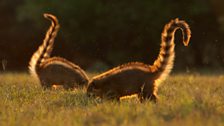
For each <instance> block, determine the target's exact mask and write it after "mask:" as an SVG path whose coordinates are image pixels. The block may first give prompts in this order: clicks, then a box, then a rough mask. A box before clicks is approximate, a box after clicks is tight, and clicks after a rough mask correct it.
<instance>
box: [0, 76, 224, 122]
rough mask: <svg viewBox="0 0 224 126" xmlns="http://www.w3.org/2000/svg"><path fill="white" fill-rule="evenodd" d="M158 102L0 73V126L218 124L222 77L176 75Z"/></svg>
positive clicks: (223, 107) (222, 118)
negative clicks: (50, 86) (93, 95)
mask: <svg viewBox="0 0 224 126" xmlns="http://www.w3.org/2000/svg"><path fill="white" fill-rule="evenodd" d="M159 96H160V100H159V103H157V104H154V103H151V102H149V101H147V102H145V103H139V101H138V99H137V98H136V97H134V98H128V99H123V100H122V101H121V102H120V103H117V102H115V101H100V100H96V99H90V98H88V97H87V96H86V95H85V90H81V89H80V90H75V91H65V90H42V88H41V87H40V85H39V84H38V83H37V82H36V81H35V80H33V79H32V78H31V77H30V76H29V75H28V74H26V73H4V74H3V73H2V74H0V126H42V125H43V126H62V125H64V126H93V125H97V126H100V125H102V126H111V125H113V126H135V125H139V126H162V125H165V126H179V125H181V126H184V125H185V126H190V125H195V126H223V125H224V75H222V74H215V75H213V76H212V75H209V74H205V75H200V74H176V75H172V76H170V77H168V79H167V80H166V81H165V82H163V84H162V85H161V87H160V88H159Z"/></svg>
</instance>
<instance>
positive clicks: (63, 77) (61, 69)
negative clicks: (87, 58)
mask: <svg viewBox="0 0 224 126" xmlns="http://www.w3.org/2000/svg"><path fill="white" fill-rule="evenodd" d="M44 17H45V18H46V19H48V20H50V21H51V26H50V27H49V29H48V31H47V33H46V35H45V39H44V40H43V43H42V45H40V46H39V48H38V50H37V51H36V52H35V53H34V54H33V56H32V57H31V60H30V62H29V71H30V73H31V75H32V76H34V77H35V78H37V79H38V80H39V81H40V83H41V85H42V86H43V87H44V88H51V87H52V85H62V86H63V87H64V88H66V89H71V88H74V87H79V86H85V85H87V84H88V80H89V79H88V76H87V75H86V73H85V71H84V70H82V69H81V68H80V67H79V66H78V65H75V64H73V63H72V62H70V61H68V60H66V59H64V58H61V57H50V55H51V52H52V50H53V45H54V40H55V37H56V36H57V33H58V30H59V27H60V26H59V23H58V20H57V18H56V17H55V16H54V15H51V14H47V13H45V14H44Z"/></svg>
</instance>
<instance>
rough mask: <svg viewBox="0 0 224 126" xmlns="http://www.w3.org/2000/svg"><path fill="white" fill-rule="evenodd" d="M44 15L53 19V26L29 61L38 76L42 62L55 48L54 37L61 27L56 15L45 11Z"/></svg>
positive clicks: (33, 73)
mask: <svg viewBox="0 0 224 126" xmlns="http://www.w3.org/2000/svg"><path fill="white" fill-rule="evenodd" d="M44 17H45V18H46V19H48V20H50V21H51V26H50V27H49V29H48V31H47V32H46V35H45V38H44V40H43V43H42V45H40V46H39V48H38V50H37V51H36V52H35V53H34V54H33V55H32V57H31V60H30V62H29V71H30V73H31V74H32V75H33V76H37V75H36V71H37V69H38V67H39V66H40V64H41V63H42V62H43V61H45V60H46V59H47V58H49V57H50V55H51V52H52V50H53V44H54V39H55V37H56V36H57V33H58V30H59V27H60V26H59V23H58V20H57V18H56V17H55V16H54V15H51V14H47V13H45V14H44Z"/></svg>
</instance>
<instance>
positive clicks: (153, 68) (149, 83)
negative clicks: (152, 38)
mask: <svg viewBox="0 0 224 126" xmlns="http://www.w3.org/2000/svg"><path fill="white" fill-rule="evenodd" d="M177 29H181V31H182V35H183V43H184V45H185V46H187V45H188V43H189V41H190V37H191V31H190V28H189V26H188V24H187V23H186V22H185V21H183V20H179V19H175V20H171V21H170V22H169V23H168V24H166V25H165V27H164V30H163V32H162V34H161V48H160V52H159V55H158V57H157V59H156V60H155V61H154V64H153V65H147V64H143V63H139V62H131V63H127V64H124V65H121V66H118V67H115V68H113V69H111V70H109V71H107V72H104V73H102V74H100V75H97V76H95V77H93V78H92V80H91V81H90V82H89V84H88V88H87V94H88V95H89V96H96V97H101V98H107V99H116V100H119V99H120V97H123V96H128V95H133V94H138V96H139V98H140V100H141V101H142V100H145V99H150V100H152V101H156V100H157V97H158V96H157V89H158V86H159V84H160V83H161V82H162V81H163V80H165V79H166V77H167V76H168V75H169V73H170V72H171V70H172V68H173V62H174V58H175V52H174V47H175V43H174V35H175V31H176V30H177Z"/></svg>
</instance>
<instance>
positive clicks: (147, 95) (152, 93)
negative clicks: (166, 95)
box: [140, 82, 158, 103]
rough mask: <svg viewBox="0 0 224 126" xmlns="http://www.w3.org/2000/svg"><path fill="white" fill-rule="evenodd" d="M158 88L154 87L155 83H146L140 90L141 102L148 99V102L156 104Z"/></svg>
mask: <svg viewBox="0 0 224 126" xmlns="http://www.w3.org/2000/svg"><path fill="white" fill-rule="evenodd" d="M157 91H158V87H157V86H156V84H155V82H150V83H146V84H145V85H144V88H143V90H142V99H140V101H141V100H142V101H141V102H143V101H145V100H147V99H149V100H150V101H153V102H155V103H156V102H157V101H158V96H157Z"/></svg>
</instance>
